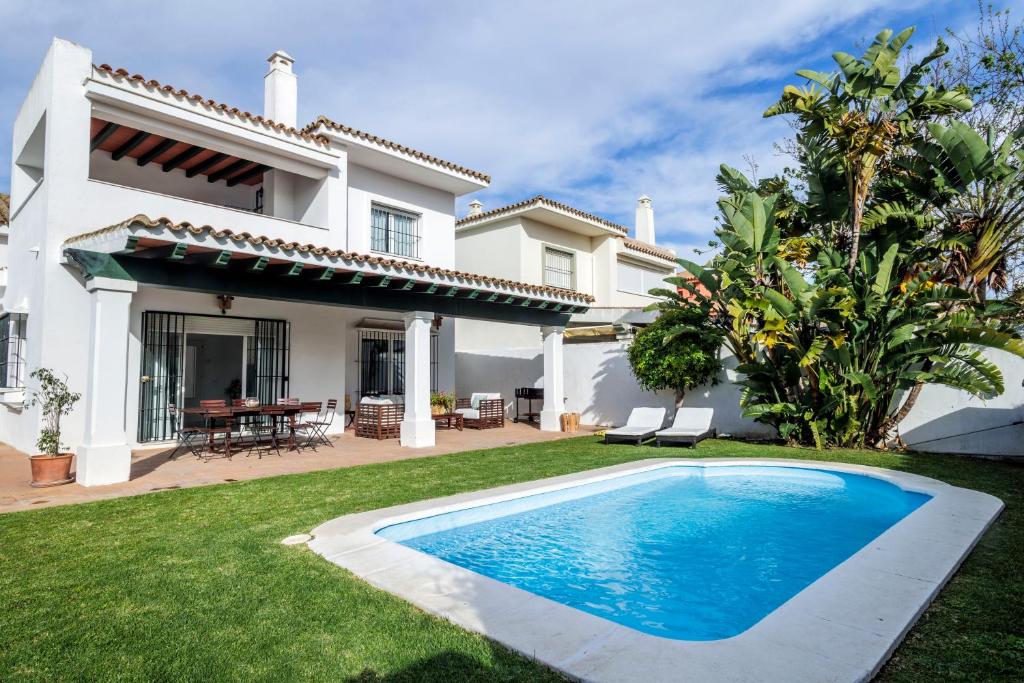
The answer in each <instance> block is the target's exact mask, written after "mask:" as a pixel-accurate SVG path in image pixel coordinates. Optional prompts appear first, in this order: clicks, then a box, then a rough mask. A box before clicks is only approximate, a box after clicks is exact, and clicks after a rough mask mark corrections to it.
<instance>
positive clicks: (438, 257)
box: [348, 164, 487, 272]
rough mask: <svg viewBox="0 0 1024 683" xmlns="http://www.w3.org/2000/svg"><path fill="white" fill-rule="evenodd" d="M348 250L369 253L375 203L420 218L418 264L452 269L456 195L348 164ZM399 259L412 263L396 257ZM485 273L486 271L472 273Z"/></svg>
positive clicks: (453, 264)
mask: <svg viewBox="0 0 1024 683" xmlns="http://www.w3.org/2000/svg"><path fill="white" fill-rule="evenodd" d="M348 174H349V186H348V229H349V235H348V238H349V249H351V250H352V251H357V252H359V253H361V254H369V253H371V251H370V209H371V206H372V205H373V204H374V203H378V204H381V205H384V206H390V207H392V208H395V209H402V210H404V211H408V212H410V213H414V214H419V216H420V224H419V229H420V258H419V260H420V261H423V262H425V263H428V264H430V265H432V266H437V267H439V268H454V267H455V195H454V194H452V193H451V192H444V191H443V190H437V189H434V188H430V187H426V186H423V185H418V184H416V183H413V182H410V181H408V180H403V179H401V178H395V177H392V176H388V175H385V174H383V173H381V172H379V171H375V170H372V169H369V168H364V167H362V166H357V165H355V164H349V168H348ZM396 258H399V259H401V260H406V261H409V260H413V259H409V258H407V257H404V256H401V257H396ZM473 272H487V271H473Z"/></svg>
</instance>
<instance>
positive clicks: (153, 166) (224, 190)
mask: <svg viewBox="0 0 1024 683" xmlns="http://www.w3.org/2000/svg"><path fill="white" fill-rule="evenodd" d="M89 170H90V173H89V177H90V178H92V179H94V180H102V181H104V182H108V183H114V184H115V185H121V186H125V187H132V188H138V189H141V190H148V191H149V192H158V193H160V194H166V195H172V196H176V197H180V198H183V199H191V200H194V201H197V202H208V203H210V204H221V205H224V206H230V207H236V208H239V209H252V208H253V207H254V206H255V205H256V188H257V186H250V185H245V184H244V183H239V184H238V185H235V186H234V187H228V186H227V183H208V182H206V178H204V177H201V176H196V177H195V178H188V177H186V176H185V171H183V170H181V169H177V168H176V169H174V170H173V171H168V172H167V173H164V172H163V169H162V168H161V167H160V164H157V163H149V164H146V165H145V166H139V165H138V163H136V161H135V159H133V158H131V157H127V156H126V157H121V159H120V160H118V161H114V160H113V159H112V158H111V156H110V153H109V152H104V151H103V150H101V149H97V150H96V151H94V152H93V153H92V154H91V155H90V169H89Z"/></svg>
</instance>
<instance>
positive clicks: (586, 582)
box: [377, 466, 929, 640]
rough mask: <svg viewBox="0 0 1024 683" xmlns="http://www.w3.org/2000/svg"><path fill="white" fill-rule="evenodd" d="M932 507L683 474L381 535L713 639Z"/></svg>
mask: <svg viewBox="0 0 1024 683" xmlns="http://www.w3.org/2000/svg"><path fill="white" fill-rule="evenodd" d="M928 500H929V496H927V495H924V494H919V493H911V492H907V491H904V490H902V489H900V488H898V487H896V486H894V485H892V484H889V483H887V482H884V481H881V480H879V479H875V478H872V477H866V476H861V475H853V474H840V473H836V472H826V471H822V470H808V469H800V468H790V467H747V466H726V467H692V466H677V467H668V468H663V469H660V470H654V471H650V472H644V473H639V474H634V475H628V476H624V477H619V478H616V479H612V480H609V481H605V482H599V483H595V484H588V485H584V486H578V487H574V488H571V489H566V490H563V491H556V492H551V493H545V494H539V495H534V496H528V497H524V498H520V499H516V500H513V501H508V502H504V503H495V504H492V505H486V506H482V507H478V508H472V509H469V510H460V511H458V512H454V513H447V514H443V515H438V516H435V517H428V518H425V519H419V520H415V521H412V522H405V523H402V524H396V525H394V526H390V527H387V528H384V529H381V530H379V531H378V532H377V533H378V534H379V535H381V536H383V537H385V538H390V539H392V540H394V541H396V542H399V543H402V544H403V545H406V546H408V547H410V548H415V549H416V550H419V551H422V552H424V553H429V554H431V555H435V556H437V557H439V558H441V559H443V560H446V561H448V562H451V563H453V564H456V565H459V566H460V567H465V568H466V569H470V570H472V571H474V572H477V573H479V574H483V575H485V576H489V577H491V578H493V579H497V580H498V581H502V582H504V583H507V584H511V585H513V586H516V587H518V588H521V589H523V590H527V591H530V592H531V593H535V594H537V595H541V596H544V597H546V598H549V599H551V600H555V601H557V602H560V603H563V604H565V605H569V606H571V607H575V608H577V609H581V610H584V611H586V612H590V613H592V614H596V615H598V616H601V617H604V618H605V619H609V620H611V621H614V622H617V623H620V624H623V625H625V626H628V627H631V628H634V629H637V630H639V631H642V632H644V633H650V634H654V635H658V636H662V637H665V638H674V639H679V640H717V639H720V638H729V637H731V636H735V635H738V634H740V633H742V632H743V631H745V630H747V629H748V628H750V627H751V626H753V625H754V624H756V623H757V622H758V621H760V620H761V619H762V618H764V617H765V616H766V615H768V614H769V613H770V612H772V611H773V610H774V609H775V608H777V607H778V606H779V605H781V604H782V603H783V602H785V601H786V600H788V599H789V598H791V597H793V596H794V595H796V594H797V593H799V592H800V591H801V590H803V589H804V588H805V587H807V586H808V585H809V584H811V583H812V582H814V581H815V580H816V579H818V578H819V577H820V576H822V575H823V574H825V573H826V572H828V571H829V570H830V569H832V568H833V567H835V566H836V565H838V564H839V563H841V562H843V561H844V560H845V559H847V558H848V557H850V556H851V555H853V554H854V553H856V552H857V551H858V550H860V549H861V548H862V547H864V546H865V545H866V544H867V543H868V542H870V541H871V540H872V539H874V538H875V537H877V536H878V535H879V534H881V533H882V532H883V531H885V530H886V529H888V528H889V527H891V526H892V525H893V524H895V523H896V522H898V521H899V520H901V519H902V518H903V517H905V516H906V515H908V514H910V513H911V512H913V511H914V510H915V509H917V508H918V507H920V506H921V505H923V504H924V503H926V502H927V501H928Z"/></svg>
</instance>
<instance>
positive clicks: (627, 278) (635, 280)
mask: <svg viewBox="0 0 1024 683" xmlns="http://www.w3.org/2000/svg"><path fill="white" fill-rule="evenodd" d="M671 275H672V273H671V272H668V271H666V272H660V271H656V270H649V269H647V268H641V267H640V266H638V265H634V264H632V263H627V262H625V261H619V262H618V276H619V277H618V279H619V291H620V292H628V293H629V294H640V295H643V296H650V295H649V294H648V292H650V291H651V290H652V289H657V288H663V289H671V285H667V284H665V278H667V277H671Z"/></svg>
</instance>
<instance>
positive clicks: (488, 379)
mask: <svg viewBox="0 0 1024 683" xmlns="http://www.w3.org/2000/svg"><path fill="white" fill-rule="evenodd" d="M537 336H538V337H540V334H539V333H538V334H537ZM627 348H628V347H627V344H626V343H625V342H617V341H616V342H595V343H587V344H566V345H565V350H564V353H565V358H564V362H565V409H566V410H567V411H569V412H576V413H580V421H581V422H582V423H583V424H587V425H601V426H614V425H622V424H625V422H626V418H627V417H629V411H630V410H631V409H632V408H636V407H644V406H651V407H662V408H665V409H666V411H667V412H668V415H670V416H671V415H672V414H673V411H674V409H675V394H674V393H673V392H671V391H657V392H653V391H647V390H645V389H643V388H641V387H640V385H639V384H638V383H637V381H636V378H635V377H634V376H633V372H632V370H631V369H630V367H629V359H628V358H627V356H626V349H627ZM723 354H726V355H724V357H723V365H724V366H725V370H723V372H722V375H721V376H720V378H719V380H720V383H719V384H718V385H714V386H712V385H707V386H705V387H698V388H696V389H692V390H690V391H688V392H687V393H686V396H685V397H684V399H683V404H684V405H687V406H698V407H701V406H709V407H712V408H714V409H715V420H714V426H715V428H716V429H718V432H719V433H720V434H731V435H733V436H739V437H746V438H770V437H772V436H773V435H774V430H773V429H771V428H769V427H766V426H764V425H761V424H758V423H756V422H754V421H753V420H749V419H747V418H744V417H743V416H741V415H740V409H739V388H738V387H737V386H736V385H735V384H732V383H731V382H730V380H731V379H735V371H734V370H733V368H735V366H736V361H735V359H734V358H733V357H732V356H731V355H728V353H727V352H726V351H725V350H724V349H723ZM455 363H456V376H455V378H456V379H455V384H456V387H457V389H458V393H459V395H460V396H468V395H469V394H470V393H472V392H474V391H497V392H501V395H502V397H503V398H505V403H506V407H507V409H508V415H510V416H514V415H515V404H514V399H513V397H514V396H515V389H516V388H518V387H543V386H544V382H543V379H542V376H543V370H544V368H543V365H544V363H543V356H542V354H541V351H540V349H532V348H520V349H501V350H490V351H487V350H483V351H462V350H459V351H456V353H455ZM534 405H535V407H537V404H536V402H534ZM521 410H523V411H525V410H526V404H525V402H524V403H523V405H522V407H521Z"/></svg>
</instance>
